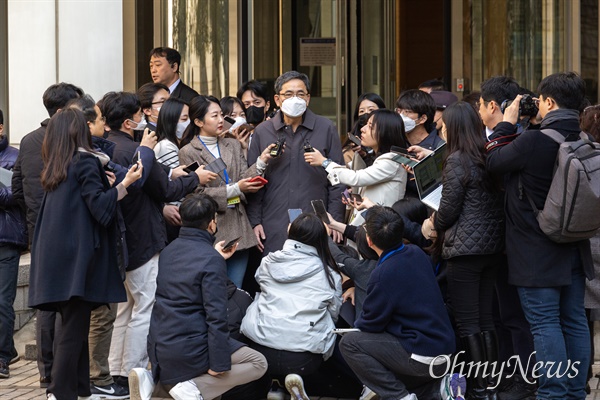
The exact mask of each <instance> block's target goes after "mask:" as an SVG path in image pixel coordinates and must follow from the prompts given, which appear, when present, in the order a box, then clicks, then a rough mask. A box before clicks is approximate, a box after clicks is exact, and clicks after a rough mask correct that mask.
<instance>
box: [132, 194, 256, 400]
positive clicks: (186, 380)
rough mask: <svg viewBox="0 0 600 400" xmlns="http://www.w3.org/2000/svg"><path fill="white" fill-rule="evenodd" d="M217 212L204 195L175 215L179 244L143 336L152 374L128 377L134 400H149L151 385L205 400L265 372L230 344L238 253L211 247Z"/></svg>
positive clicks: (165, 265) (168, 253) (168, 255)
mask: <svg viewBox="0 0 600 400" xmlns="http://www.w3.org/2000/svg"><path fill="white" fill-rule="evenodd" d="M217 208H218V205H217V203H216V202H215V201H214V200H213V199H212V198H211V197H210V196H207V195H204V194H194V195H191V196H189V197H188V198H186V199H185V200H184V201H183V203H182V204H181V206H180V208H179V213H180V215H181V220H182V228H181V231H180V233H179V238H177V239H175V240H174V241H173V242H172V243H171V244H170V245H168V246H167V247H166V248H165V249H164V250H163V251H162V253H161V255H160V259H159V269H158V277H157V279H156V281H157V288H156V303H155V304H154V309H153V310H152V317H151V320H150V333H149V335H148V355H149V357H150V362H151V364H152V374H150V371H148V370H145V369H142V368H135V369H133V370H132V372H131V373H130V375H129V386H130V393H131V399H132V400H142V399H150V397H151V396H152V392H153V390H154V382H160V384H161V385H162V386H164V387H165V389H167V390H169V394H170V395H171V396H172V397H173V398H175V399H176V400H180V399H189V398H193V399H202V398H204V399H206V400H209V399H213V398H216V397H218V396H220V395H221V394H223V393H225V392H226V391H227V390H229V389H231V388H233V387H235V386H238V385H241V384H244V383H247V382H251V381H254V380H256V379H258V378H260V377H261V376H263V374H264V373H265V371H266V370H267V362H266V360H265V358H264V357H263V356H262V355H261V354H260V353H258V352H256V351H254V350H251V349H249V348H248V347H245V345H244V344H243V343H240V342H238V341H236V340H234V339H231V338H230V337H229V328H228V325H227V321H228V320H227V289H226V285H227V273H226V271H227V267H226V264H225V258H229V257H231V255H232V254H233V253H234V251H235V247H234V248H233V250H231V251H229V252H227V253H225V252H223V251H222V249H223V243H224V242H220V243H218V244H217V245H216V247H215V248H216V249H215V248H213V243H214V240H215V239H214V235H215V233H216V232H217V219H216V218H217V216H216V215H217Z"/></svg>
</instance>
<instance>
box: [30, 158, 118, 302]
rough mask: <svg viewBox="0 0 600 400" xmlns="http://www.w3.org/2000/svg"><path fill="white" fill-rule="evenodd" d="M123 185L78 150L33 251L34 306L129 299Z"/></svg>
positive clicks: (47, 200)
mask: <svg viewBox="0 0 600 400" xmlns="http://www.w3.org/2000/svg"><path fill="white" fill-rule="evenodd" d="M117 196H118V193H117V189H116V188H110V185H109V183H108V180H107V179H106V174H105V173H104V170H103V168H102V165H101V163H100V161H99V160H98V159H97V158H96V157H95V156H94V155H92V154H89V153H77V154H76V155H75V156H74V157H73V160H72V164H71V165H70V166H69V168H68V171H67V178H66V179H65V180H64V181H63V182H61V183H60V184H59V185H58V187H57V188H56V189H55V190H53V191H51V192H47V193H46V194H45V196H44V199H43V201H42V205H41V207H40V212H39V217H38V221H37V224H36V229H35V234H34V238H33V245H32V249H31V272H30V276H29V306H30V307H33V308H39V309H45V310H56V303H58V302H62V301H67V300H69V299H71V298H73V297H78V298H81V299H83V300H85V301H89V302H92V303H98V304H103V303H118V302H122V301H125V300H126V299H127V297H126V295H125V288H124V287H123V282H122V281H121V275H120V274H119V269H118V265H117V250H116V243H117V242H116V238H117V236H116V232H117V231H116V223H115V220H116V219H115V216H116V210H117Z"/></svg>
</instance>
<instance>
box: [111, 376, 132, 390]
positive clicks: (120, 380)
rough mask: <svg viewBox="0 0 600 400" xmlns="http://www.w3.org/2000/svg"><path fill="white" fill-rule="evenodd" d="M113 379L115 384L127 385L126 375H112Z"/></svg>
mask: <svg viewBox="0 0 600 400" xmlns="http://www.w3.org/2000/svg"><path fill="white" fill-rule="evenodd" d="M113 379H114V381H115V383H116V384H117V385H119V386H123V387H126V388H128V387H129V378H128V377H127V376H121V375H117V376H113Z"/></svg>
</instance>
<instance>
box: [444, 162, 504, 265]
mask: <svg viewBox="0 0 600 400" xmlns="http://www.w3.org/2000/svg"><path fill="white" fill-rule="evenodd" d="M469 161H470V160H469ZM465 177H468V178H466V179H465ZM483 179H490V178H487V177H486V176H483V175H482V171H481V170H480V169H478V168H477V167H476V166H475V164H473V163H472V162H470V170H465V168H464V167H463V165H462V163H461V155H460V152H454V153H452V154H450V155H449V156H448V158H447V159H446V164H445V165H444V172H443V178H442V182H443V184H444V187H443V188H442V200H441V201H440V207H439V209H438V211H437V213H436V214H435V219H434V221H435V222H434V223H435V227H436V229H441V230H444V231H446V233H445V236H444V247H443V250H442V257H443V258H445V259H448V258H452V257H456V256H464V255H476V254H498V253H501V252H502V251H503V250H504V207H503V203H502V200H503V197H502V195H501V193H500V192H499V191H495V192H494V191H486V190H483V189H482V188H481V186H480V182H481V181H482V180H483Z"/></svg>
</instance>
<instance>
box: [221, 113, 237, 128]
mask: <svg viewBox="0 0 600 400" xmlns="http://www.w3.org/2000/svg"><path fill="white" fill-rule="evenodd" d="M223 119H224V120H225V121H224V122H223V132H227V131H229V129H230V128H231V127H232V126H233V124H235V119H233V118H231V117H229V116H225V117H223Z"/></svg>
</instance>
